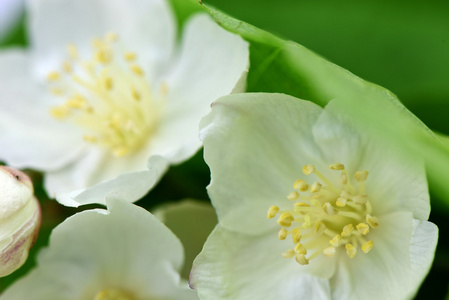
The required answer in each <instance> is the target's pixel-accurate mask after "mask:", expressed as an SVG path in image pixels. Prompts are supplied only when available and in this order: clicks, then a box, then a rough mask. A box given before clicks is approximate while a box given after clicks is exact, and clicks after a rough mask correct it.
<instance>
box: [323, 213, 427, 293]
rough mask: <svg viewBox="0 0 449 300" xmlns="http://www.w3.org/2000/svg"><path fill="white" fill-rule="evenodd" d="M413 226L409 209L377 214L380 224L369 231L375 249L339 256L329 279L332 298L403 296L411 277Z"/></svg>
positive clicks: (408, 286)
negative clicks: (354, 254) (335, 268)
mask: <svg viewBox="0 0 449 300" xmlns="http://www.w3.org/2000/svg"><path fill="white" fill-rule="evenodd" d="M412 229H413V219H412V214H411V213H409V212H398V213H393V214H390V215H388V216H382V217H380V218H379V227H378V228H376V229H373V230H371V232H370V234H369V238H370V239H372V240H373V241H374V248H373V249H372V250H371V251H370V252H369V253H367V254H365V253H363V252H362V251H359V252H360V253H358V254H357V255H356V257H354V258H353V259H350V258H349V257H347V256H342V257H341V258H342V259H341V260H340V264H339V266H338V269H337V273H336V274H335V276H334V278H333V279H332V280H331V284H332V290H333V294H332V296H333V298H334V299H348V300H351V299H354V300H358V299H367V300H369V299H373V300H374V299H398V300H400V299H405V298H406V295H408V294H409V292H410V283H411V279H412V278H413V276H414V275H413V274H412V270H413V269H412V268H411V264H410V256H409V254H410V248H409V246H410V239H411V237H412ZM420 275H421V276H422V275H423V274H420Z"/></svg>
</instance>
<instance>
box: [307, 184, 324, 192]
mask: <svg viewBox="0 0 449 300" xmlns="http://www.w3.org/2000/svg"><path fill="white" fill-rule="evenodd" d="M322 186H323V185H322V184H321V183H319V182H314V183H313V184H312V186H311V187H310V192H311V193H318V192H319V191H320V190H321V187H322Z"/></svg>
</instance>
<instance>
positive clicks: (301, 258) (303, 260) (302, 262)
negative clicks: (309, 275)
mask: <svg viewBox="0 0 449 300" xmlns="http://www.w3.org/2000/svg"><path fill="white" fill-rule="evenodd" d="M295 259H296V262H297V263H298V264H300V265H302V266H305V265H308V264H309V261H308V260H307V258H306V257H305V256H304V254H300V253H298V254H296V256H295Z"/></svg>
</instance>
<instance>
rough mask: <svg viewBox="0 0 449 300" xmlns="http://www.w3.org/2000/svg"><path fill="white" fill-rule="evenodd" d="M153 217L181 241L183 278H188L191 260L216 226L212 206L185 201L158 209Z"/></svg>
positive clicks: (215, 217)
mask: <svg viewBox="0 0 449 300" xmlns="http://www.w3.org/2000/svg"><path fill="white" fill-rule="evenodd" d="M153 213H154V215H155V216H156V217H157V218H158V219H159V220H161V221H162V222H164V224H165V226H167V227H168V228H170V230H171V231H172V232H173V233H174V234H175V235H176V236H177V237H178V238H179V239H180V240H181V242H182V245H183V246H184V250H185V263H184V269H183V271H182V272H181V276H182V277H183V278H188V277H189V273H190V269H191V267H192V263H193V260H194V259H195V257H196V256H197V255H198V254H199V253H200V252H201V249H202V248H203V245H204V242H205V241H206V239H207V237H208V236H209V234H210V233H211V232H212V230H213V229H214V227H215V225H217V215H216V213H215V210H214V208H213V207H212V205H210V204H208V203H205V202H200V201H198V200H193V199H187V200H183V201H181V202H179V203H170V204H166V205H162V206H160V207H158V208H157V209H156V210H155V211H154V212H153Z"/></svg>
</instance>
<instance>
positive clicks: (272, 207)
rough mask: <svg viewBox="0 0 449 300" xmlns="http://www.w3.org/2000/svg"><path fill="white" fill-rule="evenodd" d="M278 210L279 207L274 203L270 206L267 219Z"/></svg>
mask: <svg viewBox="0 0 449 300" xmlns="http://www.w3.org/2000/svg"><path fill="white" fill-rule="evenodd" d="M278 211H279V207H277V206H276V205H272V206H270V208H269V209H268V212H267V218H268V219H271V218H274V217H275V216H276V215H277V213H278Z"/></svg>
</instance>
